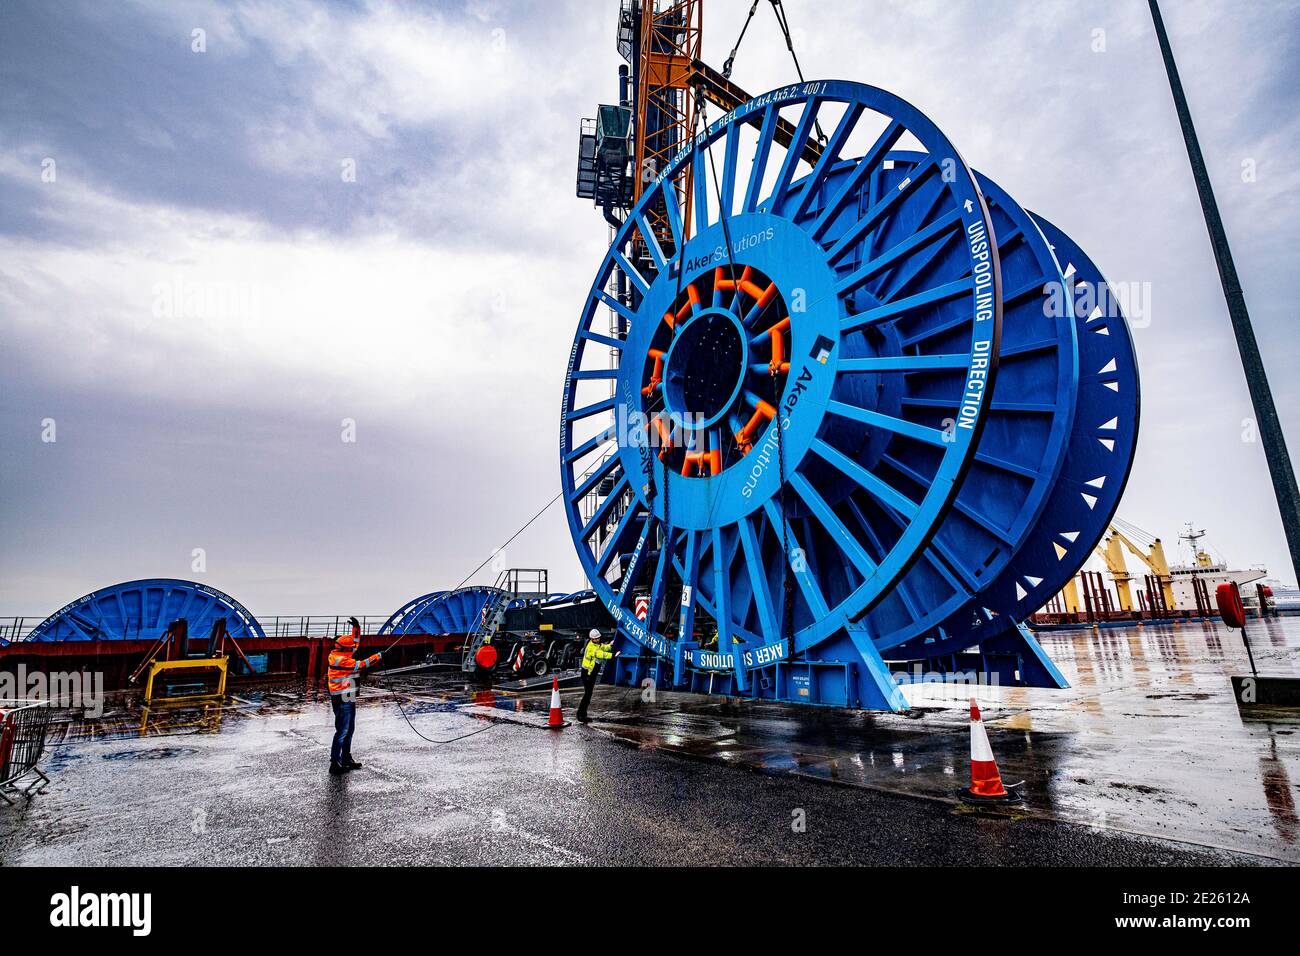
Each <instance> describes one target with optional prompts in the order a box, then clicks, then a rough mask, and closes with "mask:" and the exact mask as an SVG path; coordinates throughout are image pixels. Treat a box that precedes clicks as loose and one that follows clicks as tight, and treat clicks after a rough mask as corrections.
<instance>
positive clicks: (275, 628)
mask: <svg viewBox="0 0 1300 956" xmlns="http://www.w3.org/2000/svg"><path fill="white" fill-rule="evenodd" d="M349 616H350V615H347V614H284V615H277V616H276V617H262V618H258V619H257V623H258V624H260V625H261V626H262V630H263V631H264V632H265V633H266V636H267V637H337V636H338V635H340V634H342V633H343V632H344V631H346V630H347V627H348V617H349ZM44 620H45V618H43V617H0V647H3V646H4V644H6V643H8V644H20V643H22V642H23V641H25V640H27V637H28V635H30V634H31V632H32V631H34V630H35V629H36V627H37V625H39V624H40V623H41V622H42V621H44ZM357 620H358V621H360V622H361V633H363V634H376V633H378V632H379V629H380V628H381V627H383V625H384V622H385V621H387V620H388V615H387V614H368V615H366V616H365V617H358V618H357ZM157 636H158V635H156V634H148V633H146V634H141V635H137V636H136V638H137V639H140V640H150V639H152V638H154V637H157ZM250 640H256V639H255V638H250Z"/></svg>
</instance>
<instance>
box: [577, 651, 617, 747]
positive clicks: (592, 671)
mask: <svg viewBox="0 0 1300 956" xmlns="http://www.w3.org/2000/svg"><path fill="white" fill-rule="evenodd" d="M587 637H588V640H587V646H586V647H584V648H583V649H582V703H581V704H579V705H578V720H580V721H582V722H583V723H584V724H585V723H586V722H587V719H588V718H587V705H588V704H590V703H591V693H592V691H594V690H595V689H596V678H597V676H598V675H599V673H600V664H601V662H602V661H607V660H609V659H610V658H612V657H614V647H613V645H614V635H613V633H612V632H611V633H610V635H609V636H608V637H602V636H601V634H600V631H598V630H597V629H596V628H594V627H593V628H592V629H591V633H590V634H588V635H587Z"/></svg>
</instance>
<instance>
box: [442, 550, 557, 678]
mask: <svg viewBox="0 0 1300 956" xmlns="http://www.w3.org/2000/svg"><path fill="white" fill-rule="evenodd" d="M546 586H547V573H546V571H545V570H544V569H541V568H510V569H508V570H505V571H502V572H501V573H500V574H499V575H497V580H496V584H495V585H494V587H493V589H492V592H491V593H490V594H489V595H488V598H487V601H486V602H485V603H484V604H483V613H482V614H481V615H480V616H479V621H478V627H477V628H476V629H475V630H474V631H472V632H470V634H469V635H468V636H467V637H466V638H465V646H464V647H463V648H462V649H461V658H460V669H461V670H462V671H464V672H465V673H472V672H473V670H474V655H475V654H477V653H478V649H479V648H480V647H482V646H483V645H484V644H485V643H487V642H488V641H489V640H491V639H492V637H493V636H494V635H495V634H496V633H497V631H499V630H500V629H501V622H502V621H503V620H504V619H505V616H506V609H507V608H508V607H509V606H510V603H511V602H512V601H514V600H515V599H516V598H525V599H533V598H539V599H540V598H545V597H546V594H547V592H546Z"/></svg>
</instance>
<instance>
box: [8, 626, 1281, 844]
mask: <svg viewBox="0 0 1300 956" xmlns="http://www.w3.org/2000/svg"><path fill="white" fill-rule="evenodd" d="M1249 633H1250V634H1251V636H1252V640H1253V645H1252V646H1253V647H1254V650H1255V657H1256V661H1257V662H1258V663H1259V665H1260V669H1261V672H1267V673H1274V674H1294V673H1298V672H1300V619H1297V618H1290V619H1282V620H1277V621H1267V622H1251V624H1250V632H1249ZM1044 644H1045V646H1046V647H1047V649H1048V652H1049V654H1051V656H1052V657H1053V659H1054V660H1056V661H1057V663H1058V665H1060V667H1061V669H1062V671H1063V672H1064V673H1065V675H1066V677H1067V678H1068V679H1069V680H1070V682H1071V685H1072V687H1071V689H1070V690H1067V691H1046V690H1019V689H998V688H980V689H979V690H978V691H977V693H976V696H977V697H978V698H979V700H980V702H981V705H982V706H983V708H984V710H985V717H986V721H987V723H988V729H989V734H990V737H991V740H992V744H993V748H994V751H995V753H996V754H997V757H998V760H999V763H1000V765H1001V768H1002V773H1003V776H1004V779H1006V780H1007V781H1008V783H1017V782H1020V781H1023V785H1022V787H1021V788H1020V789H1021V791H1022V792H1023V794H1024V797H1025V802H1024V806H1023V807H1022V808H1021V809H1019V810H1017V811H1015V812H1013V813H1007V812H997V813H986V812H976V811H972V810H970V809H969V808H968V807H966V806H963V805H962V804H960V803H959V801H958V796H957V795H958V793H959V791H960V790H961V788H962V787H963V786H964V785H965V782H966V778H967V775H968V772H969V771H968V746H969V744H968V723H967V716H966V697H967V696H968V692H967V689H965V688H948V687H942V686H935V685H926V686H922V687H913V688H908V689H907V691H906V693H907V695H908V697H909V700H910V701H911V702H912V703H913V705H914V707H915V710H914V711H913V713H912V714H910V715H894V714H865V713H845V712H836V711H815V710H809V709H807V708H799V707H793V706H785V705H775V704H764V703H753V702H737V701H726V700H716V699H711V698H700V697H693V696H689V695H679V694H669V693H659V694H658V695H656V699H655V700H654V701H653V702H646V701H643V700H642V699H641V694H640V693H639V692H633V691H625V690H615V689H609V688H602V689H601V690H599V691H598V694H597V698H596V704H595V706H594V707H593V715H595V716H597V718H598V719H597V720H596V722H595V723H593V724H592V725H589V726H586V727H583V726H577V725H575V726H572V727H569V728H567V729H565V730H563V731H560V732H549V731H546V730H543V729H540V727H539V725H540V724H541V722H542V719H543V716H544V713H545V709H546V707H547V705H548V703H549V695H548V694H545V693H541V694H537V693H533V694H523V695H519V694H514V693H510V692H505V691H496V692H491V693H483V692H474V691H472V690H471V689H469V688H466V687H465V686H464V685H462V684H460V683H459V681H458V679H457V678H455V677H453V676H437V677H403V678H395V679H389V680H387V681H386V682H384V683H383V684H382V685H379V686H377V685H375V684H370V685H368V686H367V687H366V689H365V691H364V694H363V699H362V702H361V705H360V706H359V708H358V732H357V741H356V745H355V748H354V749H355V751H356V755H357V757H358V759H361V760H363V761H364V762H365V764H366V765H365V767H364V768H363V769H362V770H359V771H356V772H354V773H352V774H350V775H348V776H346V777H343V778H330V777H328V776H327V775H326V774H325V772H324V770H325V763H326V754H327V749H328V743H329V738H330V733H331V730H332V727H331V723H330V715H329V707H328V702H327V701H325V700H323V699H321V698H320V697H319V696H317V695H308V694H304V693H302V692H301V689H300V688H292V687H290V688H281V689H269V690H268V689H262V690H256V691H237V692H236V694H235V696H234V698H233V699H231V700H229V701H227V702H226V703H225V704H224V705H208V706H205V707H189V708H183V709H166V708H158V709H155V710H153V711H142V710H141V709H140V708H139V706H138V705H137V704H135V703H133V702H132V701H130V700H122V701H113V702H110V706H109V710H108V711H107V712H106V713H105V715H104V716H103V717H102V718H101V719H99V720H94V721H91V720H77V721H72V722H65V723H60V724H59V725H58V726H56V727H55V728H54V730H53V732H52V736H51V741H50V743H51V746H52V747H53V756H52V758H50V759H49V760H48V769H49V772H50V775H51V777H52V779H53V783H52V785H51V786H50V788H49V790H48V791H47V792H46V793H44V794H42V795H40V796H38V797H36V798H35V799H34V800H33V801H32V802H31V803H30V804H29V805H28V806H26V807H25V808H18V809H6V808H4V807H0V864H3V865H20V864H72V865H95V864H121V863H144V864H148V863H157V864H218V865H248V864H251V865H256V864H271V863H277V864H301V865H311V864H321V863H373V864H427V863H445V864H464V863H484V864H497V863H609V864H636V863H650V864H659V863H675V864H708V863H790V864H800V865H806V864H816V863H868V864H869V863H895V864H925V863H931V864H947V863H994V864H1016V863H1025V862H1037V863H1043V864H1049V865H1068V864H1086V863H1095V864H1127V865H1142V864H1154V865H1175V864H1205V863H1211V864H1213V863H1255V862H1258V863H1276V862H1281V863H1296V862H1300V820H1298V819H1297V810H1296V802H1297V785H1298V784H1300V746H1298V745H1297V742H1296V737H1295V731H1296V729H1297V727H1300V720H1297V719H1296V718H1295V717H1292V716H1288V715H1285V714H1278V713H1274V714H1268V715H1264V716H1263V717H1259V718H1251V719H1243V718H1242V717H1241V715H1240V714H1239V712H1238V709H1237V706H1236V703H1235V701H1234V700H1233V698H1232V695H1231V688H1230V684H1229V677H1230V675H1231V674H1233V673H1242V672H1244V671H1245V669H1246V667H1247V665H1246V657H1245V652H1244V650H1243V649H1242V645H1241V639H1240V637H1239V635H1236V634H1231V633H1229V632H1228V631H1227V630H1226V629H1224V628H1222V627H1221V626H1220V625H1217V624H1210V623H1197V624H1183V625H1179V626H1173V625H1168V626H1156V627H1151V626H1148V627H1144V628H1131V629H1109V630H1102V631H1099V632H1098V631H1091V630H1085V631H1076V632H1056V633H1051V634H1046V635H1044ZM564 697H565V705H566V709H567V710H568V712H569V713H570V714H571V713H572V708H573V707H574V705H575V704H576V698H577V693H576V692H570V691H566V692H565V693H564ZM399 704H400V705H401V706H400V708H399ZM408 720H409V724H408ZM412 725H413V726H414V728H416V729H418V730H419V731H420V733H422V734H424V735H425V736H426V737H429V738H432V739H434V740H451V739H452V738H457V737H460V738H462V739H459V740H455V741H453V742H450V743H446V744H434V743H429V742H426V741H425V740H422V739H421V738H420V737H418V736H416V734H415V733H414V731H413V730H412ZM467 734H471V735H472V736H463V735H467Z"/></svg>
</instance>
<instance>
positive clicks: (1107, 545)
mask: <svg viewBox="0 0 1300 956" xmlns="http://www.w3.org/2000/svg"><path fill="white" fill-rule="evenodd" d="M1097 553H1098V554H1100V555H1101V557H1102V560H1103V561H1105V562H1106V570H1108V571H1109V572H1110V577H1111V580H1112V581H1114V582H1115V593H1116V594H1117V595H1118V596H1119V609H1120V610H1121V611H1131V610H1133V589H1132V587H1130V584H1129V582H1131V581H1132V580H1133V575H1131V574H1129V573H1128V565H1127V564H1125V563H1124V549H1123V548H1122V547H1120V541H1119V539H1118V538H1116V537H1115V536H1114V535H1111V536H1110V537H1108V538H1106V540H1105V541H1104V542H1102V543H1101V544H1099V545H1097Z"/></svg>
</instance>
